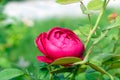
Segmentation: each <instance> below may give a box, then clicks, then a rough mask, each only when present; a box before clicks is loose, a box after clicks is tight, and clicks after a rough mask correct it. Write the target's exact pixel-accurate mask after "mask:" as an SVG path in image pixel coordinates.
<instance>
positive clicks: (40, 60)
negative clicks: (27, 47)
mask: <svg viewBox="0 0 120 80" xmlns="http://www.w3.org/2000/svg"><path fill="white" fill-rule="evenodd" d="M37 60H38V61H39V62H45V63H52V62H53V60H52V59H50V58H48V57H46V56H37Z"/></svg>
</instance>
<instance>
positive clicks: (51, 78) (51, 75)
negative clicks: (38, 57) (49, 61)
mask: <svg viewBox="0 0 120 80" xmlns="http://www.w3.org/2000/svg"><path fill="white" fill-rule="evenodd" d="M48 70H49V73H50V77H49V80H53V74H52V73H51V71H52V70H51V65H49V66H48Z"/></svg>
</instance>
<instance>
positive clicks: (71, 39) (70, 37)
mask: <svg viewBox="0 0 120 80" xmlns="http://www.w3.org/2000/svg"><path fill="white" fill-rule="evenodd" d="M36 45H37V47H38V49H39V50H40V52H42V53H43V54H44V55H45V56H37V59H38V61H40V62H45V63H52V62H53V61H54V60H56V59H58V58H63V57H79V58H81V59H83V52H84V45H83V43H82V41H81V40H80V39H79V38H78V36H77V35H76V34H75V33H74V32H72V31H71V30H69V29H66V28H60V27H55V28H52V29H51V30H49V31H48V32H47V33H46V32H43V33H41V34H40V35H39V36H38V37H37V38H36Z"/></svg>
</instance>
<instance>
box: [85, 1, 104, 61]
mask: <svg viewBox="0 0 120 80" xmlns="http://www.w3.org/2000/svg"><path fill="white" fill-rule="evenodd" d="M105 8H106V0H105V1H104V4H103V7H102V10H101V12H100V14H99V16H98V18H97V21H96V23H95V25H94V27H93V29H92V31H91V32H90V34H89V36H88V39H87V41H86V44H85V47H86V48H87V46H88V43H89V42H90V40H91V37H92V35H93V34H94V32H95V31H96V29H97V27H98V24H99V22H100V20H101V18H102V16H103V13H104V11H105ZM86 53H87V52H86ZM88 56H89V53H87V54H86V56H85V60H87V59H88Z"/></svg>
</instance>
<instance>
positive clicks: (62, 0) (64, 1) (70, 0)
mask: <svg viewBox="0 0 120 80" xmlns="http://www.w3.org/2000/svg"><path fill="white" fill-rule="evenodd" d="M56 2H57V3H59V4H71V3H76V2H80V0H57V1H56Z"/></svg>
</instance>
